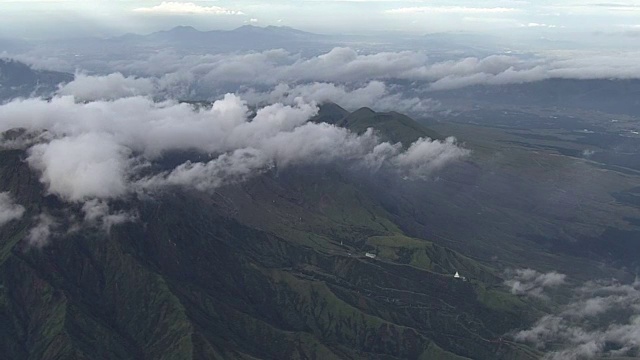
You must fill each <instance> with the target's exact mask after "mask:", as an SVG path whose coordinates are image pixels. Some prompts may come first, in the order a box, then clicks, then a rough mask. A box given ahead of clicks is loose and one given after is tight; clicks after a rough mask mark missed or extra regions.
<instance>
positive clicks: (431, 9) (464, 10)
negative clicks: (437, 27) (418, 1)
mask: <svg viewBox="0 0 640 360" xmlns="http://www.w3.org/2000/svg"><path fill="white" fill-rule="evenodd" d="M514 11H517V9H514V8H506V7H467V6H413V7H403V8H397V9H390V10H386V11H385V12H386V13H388V14H423V13H426V14H450V13H451V14H492V13H509V12H514Z"/></svg>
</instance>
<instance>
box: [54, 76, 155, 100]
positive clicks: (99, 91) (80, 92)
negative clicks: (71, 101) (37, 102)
mask: <svg viewBox="0 0 640 360" xmlns="http://www.w3.org/2000/svg"><path fill="white" fill-rule="evenodd" d="M156 92H157V90H156V85H155V84H154V82H153V81H152V80H151V79H147V78H136V77H134V76H128V77H125V76H123V75H122V74H121V73H113V74H109V75H105V76H89V75H86V74H83V73H77V74H76V76H75V79H74V80H73V81H72V82H70V83H67V84H65V85H62V86H61V87H60V89H59V90H58V94H60V95H73V96H74V97H75V98H76V99H77V100H79V101H93V100H114V99H119V98H123V97H130V96H138V95H152V94H154V93H156Z"/></svg>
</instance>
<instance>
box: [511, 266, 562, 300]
mask: <svg viewBox="0 0 640 360" xmlns="http://www.w3.org/2000/svg"><path fill="white" fill-rule="evenodd" d="M505 276H506V277H507V280H505V285H507V286H508V287H509V289H510V290H511V293H512V294H514V295H526V296H533V297H538V298H544V297H545V295H544V291H545V289H548V288H554V287H557V286H560V285H562V284H564V282H565V279H566V275H564V274H560V273H558V272H555V271H552V272H548V273H540V272H538V271H536V270H533V269H516V270H507V271H506V272H505Z"/></svg>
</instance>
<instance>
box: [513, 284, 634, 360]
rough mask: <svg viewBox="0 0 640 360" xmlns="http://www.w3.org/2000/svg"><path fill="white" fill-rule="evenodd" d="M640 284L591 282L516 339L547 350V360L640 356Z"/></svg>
mask: <svg viewBox="0 0 640 360" xmlns="http://www.w3.org/2000/svg"><path fill="white" fill-rule="evenodd" d="M639 313H640V281H639V280H636V281H635V282H634V283H632V284H620V283H617V282H613V281H609V282H588V283H586V284H584V285H583V286H581V287H580V288H579V289H578V290H576V294H575V299H574V300H573V301H572V302H571V303H570V304H569V305H567V306H565V307H564V309H563V310H562V311H560V312H559V313H558V314H556V315H547V316H544V317H543V318H542V319H540V320H539V321H538V322H537V323H536V324H535V325H534V326H533V327H532V328H530V329H527V330H523V331H520V332H517V333H515V334H514V336H513V337H514V339H515V340H517V341H522V342H527V343H530V344H532V345H534V346H536V347H537V348H539V349H541V350H545V351H547V354H546V356H545V359H552V360H560V359H566V360H577V359H593V358H596V357H601V356H606V357H611V356H614V357H615V356H620V357H624V356H628V357H636V356H639V355H640V315H638V314H639Z"/></svg>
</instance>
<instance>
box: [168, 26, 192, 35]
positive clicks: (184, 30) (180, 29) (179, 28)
mask: <svg viewBox="0 0 640 360" xmlns="http://www.w3.org/2000/svg"><path fill="white" fill-rule="evenodd" d="M167 32H171V33H194V32H200V31H199V30H198V29H196V28H194V27H193V26H188V25H179V26H176V27H174V28H171V29H170V30H167Z"/></svg>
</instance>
